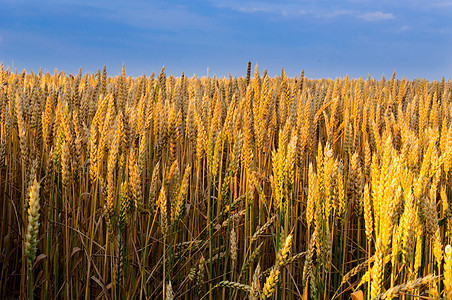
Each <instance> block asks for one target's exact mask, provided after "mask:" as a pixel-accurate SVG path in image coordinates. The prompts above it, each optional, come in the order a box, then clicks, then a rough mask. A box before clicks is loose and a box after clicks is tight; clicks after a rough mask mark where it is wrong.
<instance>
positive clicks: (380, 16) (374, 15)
mask: <svg viewBox="0 0 452 300" xmlns="http://www.w3.org/2000/svg"><path fill="white" fill-rule="evenodd" d="M357 17H358V18H360V19H363V20H366V21H372V22H375V21H382V20H391V19H394V18H395V17H394V15H393V14H391V13H384V12H381V11H375V12H371V13H364V14H359V15H358V16H357Z"/></svg>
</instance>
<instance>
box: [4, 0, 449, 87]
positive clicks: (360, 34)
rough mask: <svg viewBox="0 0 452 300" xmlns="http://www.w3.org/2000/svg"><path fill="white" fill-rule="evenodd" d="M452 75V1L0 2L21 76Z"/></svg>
mask: <svg viewBox="0 0 452 300" xmlns="http://www.w3.org/2000/svg"><path fill="white" fill-rule="evenodd" d="M248 60H251V62H252V63H253V66H254V65H255V64H256V63H257V64H258V66H259V70H260V72H261V73H262V72H263V70H264V68H267V69H268V73H269V74H270V75H275V74H280V72H281V68H284V69H285V71H286V73H287V74H288V75H289V76H296V75H298V74H299V73H300V71H301V70H302V69H304V70H305V74H306V76H307V77H309V78H322V77H328V78H335V77H344V76H345V75H346V74H348V75H349V76H350V77H354V78H356V77H367V75H368V74H370V76H372V77H374V78H377V79H379V78H381V76H382V74H383V73H384V74H385V75H386V77H389V76H391V75H392V73H393V72H394V70H395V71H396V74H397V77H399V78H402V77H403V76H405V77H407V78H409V79H413V78H417V77H425V78H427V79H430V80H435V79H441V77H442V76H445V78H446V79H447V78H451V79H452V0H431V1H427V0H426V1H417V0H413V1H408V0H399V1H394V0H392V1H387V0H380V1H370V0H367V1H366V0H348V1H338V0H336V1H322V0H300V1H294V0H282V1H276V0H274V1H248V0H217V1H214V0H207V1H201V0H193V1H177V0H176V1H118V0H109V1H104V0H102V1H86V0H81V1H75V0H61V1H56V0H55V1H49V0H44V1H21V0H0V62H3V63H4V65H6V66H8V67H10V68H13V69H16V68H17V70H18V71H22V70H23V69H26V70H27V71H29V70H30V69H32V70H34V71H35V72H36V71H37V70H39V68H40V67H43V68H45V69H47V70H48V71H50V72H51V73H53V71H54V69H55V68H58V70H62V71H64V72H67V73H77V72H78V69H79V68H80V67H82V70H83V71H84V72H96V71H97V69H99V68H102V67H103V65H104V64H105V65H107V71H108V73H109V74H110V75H116V74H119V72H120V70H121V66H122V64H123V63H124V64H125V66H126V71H127V74H128V75H132V76H140V75H141V74H143V73H144V74H146V75H149V74H150V73H152V71H155V72H156V73H158V72H159V71H160V69H161V67H162V66H163V65H165V67H166V71H167V74H173V75H179V74H181V72H182V71H183V70H184V71H185V74H186V75H188V76H192V75H193V74H196V75H197V76H205V75H206V74H207V68H209V75H211V76H212V75H216V76H220V77H222V76H227V75H228V73H231V75H232V76H243V75H244V74H245V70H246V64H247V62H248Z"/></svg>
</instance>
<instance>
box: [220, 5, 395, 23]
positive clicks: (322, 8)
mask: <svg viewBox="0 0 452 300" xmlns="http://www.w3.org/2000/svg"><path fill="white" fill-rule="evenodd" d="M352 1H363V0H352ZM366 1H367V0H366ZM211 4H212V5H213V6H216V7H218V8H223V9H231V10H234V11H237V12H241V13H248V14H259V13H261V14H268V15H271V16H274V17H282V18H292V19H294V18H302V17H306V16H308V17H315V18H323V19H334V18H341V17H354V18H357V19H361V20H365V21H369V22H376V21H383V20H391V19H394V18H395V16H394V15H393V14H392V13H390V12H381V11H372V10H370V11H369V10H367V11H366V10H358V9H356V8H355V7H348V6H349V5H348V6H347V5H346V6H345V7H343V8H342V9H331V8H330V7H327V6H326V5H321V4H315V3H313V2H310V1H301V2H293V1H278V2H266V1H259V2H256V1H235V0H229V1H222V0H219V1H211Z"/></svg>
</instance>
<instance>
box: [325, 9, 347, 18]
mask: <svg viewBox="0 0 452 300" xmlns="http://www.w3.org/2000/svg"><path fill="white" fill-rule="evenodd" d="M354 14H355V13H354V12H353V11H352V10H345V9H343V10H335V11H332V12H325V13H321V14H318V15H317V17H318V18H327V19H332V18H337V17H341V16H345V15H354Z"/></svg>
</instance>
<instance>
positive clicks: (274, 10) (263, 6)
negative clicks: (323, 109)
mask: <svg viewBox="0 0 452 300" xmlns="http://www.w3.org/2000/svg"><path fill="white" fill-rule="evenodd" d="M212 4H213V5H214V6H216V7H219V8H227V9H231V10H234V11H238V12H241V13H248V14H257V13H265V14H269V15H273V16H279V17H288V18H294V17H300V16H303V15H306V14H307V11H306V9H304V8H303V7H302V6H300V5H299V4H294V3H290V4H288V3H285V4H282V3H278V2H254V1H247V2H235V1H222V2H220V1H219V2H212Z"/></svg>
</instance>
